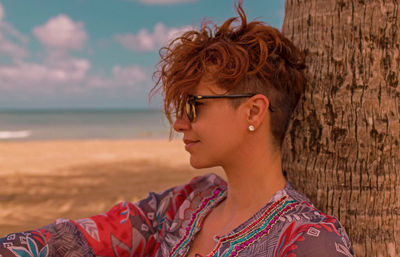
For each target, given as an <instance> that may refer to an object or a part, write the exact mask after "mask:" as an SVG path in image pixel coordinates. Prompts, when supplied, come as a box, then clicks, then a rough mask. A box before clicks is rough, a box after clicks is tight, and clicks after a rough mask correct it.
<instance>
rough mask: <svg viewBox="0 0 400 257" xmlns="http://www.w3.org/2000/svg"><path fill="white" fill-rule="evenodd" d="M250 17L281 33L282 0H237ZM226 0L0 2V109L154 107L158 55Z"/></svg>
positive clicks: (228, 9)
mask: <svg viewBox="0 0 400 257" xmlns="http://www.w3.org/2000/svg"><path fill="white" fill-rule="evenodd" d="M244 10H245V12H246V14H247V16H248V19H249V20H253V19H258V20H261V21H264V22H266V23H267V24H269V25H271V26H274V27H276V28H278V29H280V28H281V25H282V21H283V16H284V0H244ZM232 16H235V17H236V16H237V14H236V13H235V9H234V1H233V0H35V1H32V0H0V110H7V109H97V108H99V109H110V108H111V109H115V108H118V109H119V108H124V109H158V108H160V106H161V96H156V97H154V99H153V100H152V101H151V102H150V103H149V99H148V93H149V91H150V89H151V88H152V87H153V86H154V81H153V79H152V74H153V72H154V69H155V65H156V64H157V62H158V60H159V55H158V51H159V49H160V47H162V46H163V45H165V44H166V43H167V42H168V41H169V40H171V39H172V38H173V37H176V35H179V33H182V32H183V31H185V30H188V29H190V28H193V27H197V28H198V25H199V24H200V22H201V21H202V20H203V19H204V18H206V19H209V20H211V21H213V22H214V23H216V24H221V23H222V22H223V21H224V20H226V19H227V18H229V17H232Z"/></svg>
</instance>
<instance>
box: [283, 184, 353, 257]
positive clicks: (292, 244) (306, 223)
mask: <svg viewBox="0 0 400 257" xmlns="http://www.w3.org/2000/svg"><path fill="white" fill-rule="evenodd" d="M287 188H288V187H287ZM287 193H288V196H289V198H291V199H292V200H294V201H295V202H296V203H297V204H296V207H295V208H293V209H291V210H290V211H288V212H287V213H285V214H284V215H282V216H281V217H280V221H282V222H283V227H282V230H281V233H280V235H279V239H278V247H277V255H276V256H293V257H299V256H307V257H314V256H315V257H316V256H327V257H333V256H335V257H336V256H338V257H339V256H341V257H344V256H348V257H351V256H354V253H353V249H352V247H351V244H350V240H349V238H348V236H347V234H346V231H345V229H344V227H343V226H342V225H341V224H340V222H339V220H338V219H337V218H335V217H333V216H330V215H327V214H325V213H323V212H322V211H320V210H318V209H317V208H316V207H315V206H314V205H313V204H312V203H311V202H310V200H309V199H308V198H307V197H305V196H304V195H302V194H301V193H299V192H297V191H295V190H294V189H293V188H292V187H291V186H289V188H288V190H287Z"/></svg>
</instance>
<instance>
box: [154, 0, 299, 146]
mask: <svg viewBox="0 0 400 257" xmlns="http://www.w3.org/2000/svg"><path fill="white" fill-rule="evenodd" d="M242 2H243V1H242V0H239V2H238V3H237V2H236V3H235V8H236V11H237V13H238V14H239V16H240V20H239V18H238V17H232V18H229V19H228V20H226V21H225V22H224V23H223V24H222V25H221V26H217V25H214V24H213V23H211V22H209V21H203V22H202V23H201V27H200V29H199V30H190V31H187V32H185V33H183V35H181V36H180V37H178V38H176V39H174V40H173V41H172V42H171V43H170V44H169V45H168V46H167V47H163V48H161V50H160V57H161V59H160V61H159V63H158V66H157V69H156V72H155V73H154V77H155V78H156V85H155V86H154V88H153V89H152V91H151V93H156V92H157V91H159V90H161V91H162V93H163V96H164V111H165V114H166V116H167V118H168V120H169V121H170V122H171V123H172V115H173V113H174V112H176V115H182V113H183V112H184V105H185V101H186V99H187V96H188V92H190V91H191V90H193V89H194V88H195V87H196V86H197V85H198V84H199V82H200V80H201V79H202V78H204V77H205V76H206V77H207V78H212V79H213V80H214V81H215V82H216V84H217V85H218V86H219V87H220V88H221V89H224V90H226V91H227V92H230V93H257V94H263V95H265V96H266V97H267V98H268V99H269V101H270V103H271V105H272V106H273V107H274V112H272V113H271V120H272V121H273V122H271V132H272V135H273V137H274V139H275V142H276V143H277V145H278V146H280V145H281V144H282V141H283V138H284V136H285V132H286V129H287V127H288V124H289V121H290V117H291V114H292V112H293V110H294V108H295V107H296V105H297V103H298V101H299V98H300V96H301V95H302V93H303V92H304V90H305V86H306V80H305V77H304V75H303V72H302V70H303V69H304V68H305V65H304V56H303V54H302V52H301V51H300V50H299V49H297V48H296V47H295V46H294V45H293V43H292V42H291V41H290V40H288V39H287V38H285V37H284V36H283V35H282V34H281V33H280V32H279V31H278V30H277V29H275V28H273V27H271V26H268V25H266V24H265V23H263V22H261V21H252V22H249V23H248V22H247V17H246V14H245V12H244V10H243V8H242ZM239 21H240V23H239ZM232 102H233V105H234V106H238V103H240V100H238V99H233V100H232Z"/></svg>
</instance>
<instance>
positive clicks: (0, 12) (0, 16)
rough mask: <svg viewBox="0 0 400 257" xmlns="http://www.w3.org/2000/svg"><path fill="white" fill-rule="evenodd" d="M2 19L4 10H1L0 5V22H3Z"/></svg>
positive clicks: (0, 6)
mask: <svg viewBox="0 0 400 257" xmlns="http://www.w3.org/2000/svg"><path fill="white" fill-rule="evenodd" d="M3 17H4V9H3V6H2V5H1V3H0V20H3Z"/></svg>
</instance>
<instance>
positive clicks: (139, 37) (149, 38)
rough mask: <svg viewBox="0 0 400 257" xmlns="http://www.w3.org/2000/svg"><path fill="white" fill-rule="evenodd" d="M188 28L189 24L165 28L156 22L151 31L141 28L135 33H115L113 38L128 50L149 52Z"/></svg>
mask: <svg viewBox="0 0 400 257" xmlns="http://www.w3.org/2000/svg"><path fill="white" fill-rule="evenodd" d="M190 29H192V27H190V26H183V27H178V28H167V27H166V26H165V25H164V24H162V23H157V24H156V25H155V26H154V30H153V33H151V32H149V31H148V30H147V29H141V30H140V31H139V32H138V33H137V34H119V35H115V36H114V39H115V40H116V41H117V42H118V43H120V44H121V45H122V46H123V47H125V48H126V49H128V50H132V51H141V52H151V51H154V50H158V49H159V48H160V47H162V46H165V45H166V44H167V43H168V42H169V41H171V40H172V39H174V38H175V37H177V36H179V35H180V34H182V33H183V32H185V31H188V30H190Z"/></svg>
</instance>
